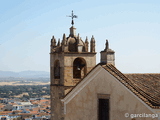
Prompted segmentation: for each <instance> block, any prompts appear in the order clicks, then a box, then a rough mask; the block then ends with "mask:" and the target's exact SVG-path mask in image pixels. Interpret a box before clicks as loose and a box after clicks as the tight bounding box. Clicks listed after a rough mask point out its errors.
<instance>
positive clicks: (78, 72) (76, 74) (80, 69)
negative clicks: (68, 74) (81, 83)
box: [73, 58, 87, 78]
mask: <svg viewBox="0 0 160 120" xmlns="http://www.w3.org/2000/svg"><path fill="white" fill-rule="evenodd" d="M86 69H87V68H86V61H85V60H84V59H83V58H76V59H75V60H74V62H73V78H83V77H84V76H85V75H86Z"/></svg>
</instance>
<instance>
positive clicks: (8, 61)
mask: <svg viewBox="0 0 160 120" xmlns="http://www.w3.org/2000/svg"><path fill="white" fill-rule="evenodd" d="M72 10H73V11H74V14H76V15H77V16H78V18H77V19H75V24H74V26H75V27H76V28H77V29H76V33H79V34H80V37H82V40H85V38H86V36H87V37H88V39H89V40H90V39H91V37H92V35H94V38H95V40H96V51H97V60H96V61H97V63H99V62H100V54H99V52H100V51H102V50H103V49H104V47H105V41H106V39H108V40H109V47H110V48H111V49H113V50H114V51H115V57H116V59H115V63H116V67H117V68H118V69H119V70H120V71H121V72H124V73H160V47H159V46H160V33H159V31H160V1H159V0H154V1H151V0H121V1H120V0H94V1H93V0H0V70H2V71H15V72H19V71H25V70H34V71H48V72H49V71H50V55H49V52H50V40H51V38H52V36H53V35H54V37H55V38H56V39H57V40H58V39H59V38H60V39H62V36H63V33H66V35H67V36H68V35H69V28H70V27H71V24H70V23H71V18H69V17H67V15H70V14H71V11H72Z"/></svg>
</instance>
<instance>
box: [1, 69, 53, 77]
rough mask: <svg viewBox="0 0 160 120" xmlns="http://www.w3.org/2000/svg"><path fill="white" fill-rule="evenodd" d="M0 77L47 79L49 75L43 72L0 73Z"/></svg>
mask: <svg viewBox="0 0 160 120" xmlns="http://www.w3.org/2000/svg"><path fill="white" fill-rule="evenodd" d="M0 77H25V78H40V77H42V78H49V77H50V73H49V72H45V71H30V70H28V71H21V72H12V71H0Z"/></svg>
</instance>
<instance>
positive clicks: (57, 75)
mask: <svg viewBox="0 0 160 120" xmlns="http://www.w3.org/2000/svg"><path fill="white" fill-rule="evenodd" d="M54 78H55V79H60V62H59V60H56V61H55V62H54Z"/></svg>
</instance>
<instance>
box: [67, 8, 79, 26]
mask: <svg viewBox="0 0 160 120" xmlns="http://www.w3.org/2000/svg"><path fill="white" fill-rule="evenodd" d="M67 17H71V18H72V22H71V24H72V26H73V25H74V21H73V19H74V18H78V16H77V15H74V13H73V10H72V14H71V16H67Z"/></svg>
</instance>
